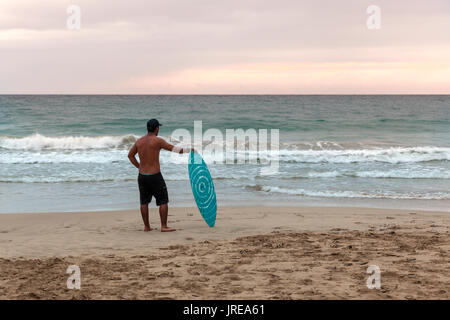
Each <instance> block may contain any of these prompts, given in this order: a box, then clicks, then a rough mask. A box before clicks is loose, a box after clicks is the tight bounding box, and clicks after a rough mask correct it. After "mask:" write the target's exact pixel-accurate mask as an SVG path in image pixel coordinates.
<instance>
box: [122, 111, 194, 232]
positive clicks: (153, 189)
mask: <svg viewBox="0 0 450 320" xmlns="http://www.w3.org/2000/svg"><path fill="white" fill-rule="evenodd" d="M160 126H161V124H160V123H159V122H158V120H156V119H150V120H149V121H148V122H147V131H148V134H147V135H145V136H143V137H141V138H139V139H138V140H137V141H136V143H135V144H134V145H133V146H132V147H131V149H130V152H129V153H128V159H130V161H131V163H132V164H133V165H134V166H135V167H136V168H138V169H139V176H138V185H139V193H140V202H141V215H142V220H144V225H145V229H144V231H146V232H147V231H150V230H152V229H151V228H150V222H149V218H148V204H149V203H150V201H151V200H152V197H153V196H154V197H155V199H156V205H157V206H159V215H160V218H161V232H170V231H175V229H173V228H169V227H168V226H167V214H168V210H169V208H168V205H167V204H168V202H169V196H168V195H167V187H166V183H165V181H164V178H163V176H162V174H161V170H160V167H159V151H160V150H161V149H165V150H167V151H172V152H176V153H189V152H191V150H194V152H195V149H190V148H180V147H175V146H173V145H171V144H170V143H167V142H166V141H165V140H164V139H161V138H158V137H157V136H158V132H159V127H160ZM136 153H137V154H139V160H140V162H138V161H137V160H136Z"/></svg>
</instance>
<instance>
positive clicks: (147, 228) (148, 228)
mask: <svg viewBox="0 0 450 320" xmlns="http://www.w3.org/2000/svg"><path fill="white" fill-rule="evenodd" d="M152 230H153V229H152V228H150V227H145V229H144V232H149V231H152Z"/></svg>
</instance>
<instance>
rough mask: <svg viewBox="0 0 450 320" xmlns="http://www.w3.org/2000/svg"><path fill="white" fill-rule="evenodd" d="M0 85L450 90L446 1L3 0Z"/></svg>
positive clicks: (23, 90)
mask: <svg viewBox="0 0 450 320" xmlns="http://www.w3.org/2000/svg"><path fill="white" fill-rule="evenodd" d="M70 5H77V6H78V7H79V8H80V21H81V25H80V28H79V29H75V30H70V29H69V28H68V27H67V20H68V19H69V18H70V16H71V13H68V12H67V8H68V7H69V6H70ZM370 5H376V6H378V7H379V8H380V12H381V15H380V29H368V27H367V23H366V22H367V20H368V18H369V17H370V16H371V14H368V13H367V11H366V10H367V8H368V7H369V6H370ZM0 94H450V0H428V1H423V0H416V1H415V0H395V1H392V0H370V1H366V0H342V1H336V0H315V1H312V0H311V1H303V0H270V1H269V0H264V1H263V0H239V1H236V0H221V1H218V0H190V1H183V0H177V1H174V0H161V1H160V0H126V1H123V0H120V1H119V0H116V1H111V0H70V1H69V0H39V1H36V0H27V1H25V0H0Z"/></svg>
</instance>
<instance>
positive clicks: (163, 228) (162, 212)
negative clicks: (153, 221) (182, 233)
mask: <svg viewBox="0 0 450 320" xmlns="http://www.w3.org/2000/svg"><path fill="white" fill-rule="evenodd" d="M168 212H169V206H168V204H167V203H166V204H162V205H160V206H159V216H160V217H161V232H170V231H175V229H172V228H169V227H168V226H167V215H168Z"/></svg>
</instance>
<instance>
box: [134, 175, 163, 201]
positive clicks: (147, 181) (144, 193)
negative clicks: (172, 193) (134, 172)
mask: <svg viewBox="0 0 450 320" xmlns="http://www.w3.org/2000/svg"><path fill="white" fill-rule="evenodd" d="M138 185H139V195H140V201H141V205H142V204H149V203H150V202H151V201H152V197H153V196H154V197H155V199H156V205H157V206H160V205H163V204H166V203H168V202H169V195H168V194H167V187H166V182H165V181H164V178H163V176H162V174H161V172H159V173H155V174H142V173H139V176H138Z"/></svg>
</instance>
